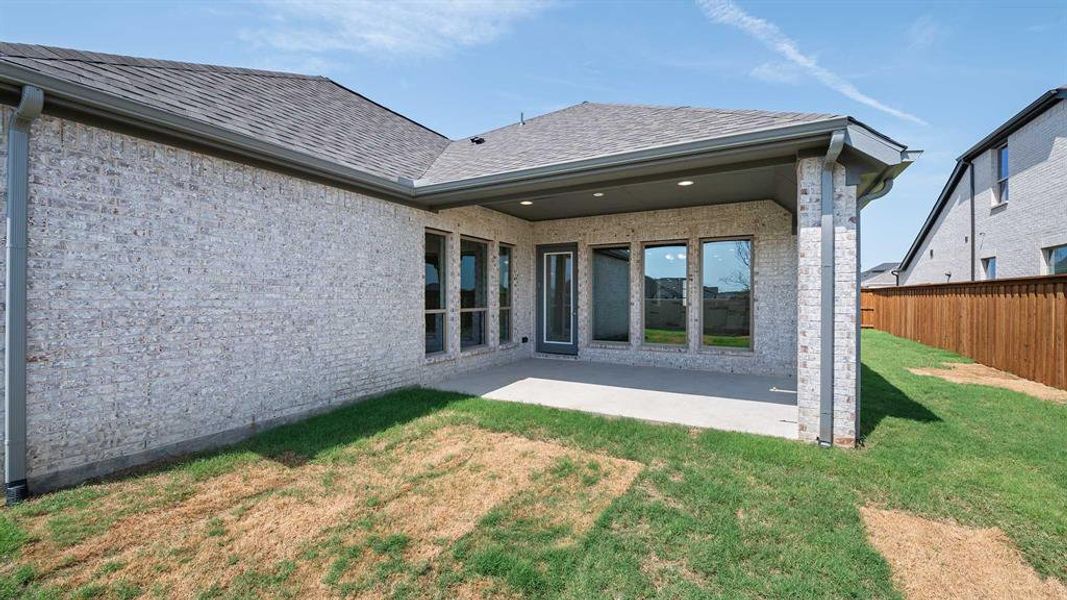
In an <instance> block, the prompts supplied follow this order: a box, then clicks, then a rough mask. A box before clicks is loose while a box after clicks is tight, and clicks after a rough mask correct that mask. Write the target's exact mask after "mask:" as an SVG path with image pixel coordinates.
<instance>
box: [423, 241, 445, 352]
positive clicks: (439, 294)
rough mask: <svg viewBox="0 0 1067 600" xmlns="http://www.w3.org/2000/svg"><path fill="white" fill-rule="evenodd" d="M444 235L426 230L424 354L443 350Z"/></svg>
mask: <svg viewBox="0 0 1067 600" xmlns="http://www.w3.org/2000/svg"><path fill="white" fill-rule="evenodd" d="M445 269H446V267H445V236H443V235H441V234H438V233H431V232H429V231H427V232H426V276H425V280H424V290H425V294H424V295H425V304H426V308H425V310H426V354H433V353H435V352H444V350H445Z"/></svg>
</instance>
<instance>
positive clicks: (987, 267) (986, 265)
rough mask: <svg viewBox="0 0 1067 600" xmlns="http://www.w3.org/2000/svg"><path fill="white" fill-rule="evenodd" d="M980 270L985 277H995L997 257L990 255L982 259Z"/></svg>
mask: <svg viewBox="0 0 1067 600" xmlns="http://www.w3.org/2000/svg"><path fill="white" fill-rule="evenodd" d="M982 271H983V272H984V273H985V278H986V279H996V278H997V257H995V256H991V257H989V258H983V259H982Z"/></svg>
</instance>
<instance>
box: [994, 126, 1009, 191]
mask: <svg viewBox="0 0 1067 600" xmlns="http://www.w3.org/2000/svg"><path fill="white" fill-rule="evenodd" d="M1001 151H1003V152H1004V153H1005V154H1007V158H1008V160H1007V164H1005V161H1004V157H1002V156H1001ZM1002 167H1003V168H1002ZM993 169H994V171H993V179H994V180H996V185H995V186H994V192H995V193H994V195H993V205H994V206H1000V205H1001V204H1007V203H1008V200H1009V199H1010V198H1011V188H1010V186H1009V183H1008V180H1009V179H1011V150H1009V149H1008V142H1006V141H1005V142H1003V143H1001V144H998V145H997V146H996V148H995V149H994V150H993ZM1001 171H1004V172H1006V175H1004V176H1001Z"/></svg>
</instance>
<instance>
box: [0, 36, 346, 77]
mask: <svg viewBox="0 0 1067 600" xmlns="http://www.w3.org/2000/svg"><path fill="white" fill-rule="evenodd" d="M12 48H24V49H26V50H24V51H23V53H17V51H16V53H13V52H11V50H10V49H12ZM29 49H35V50H38V51H46V52H53V51H56V50H59V51H62V52H64V53H71V56H62V55H55V56H45V55H42V54H35V53H31V52H28V50H29ZM5 57H9V58H25V59H30V60H41V61H57V62H77V63H86V64H94V65H116V66H121V67H136V68H139V69H160V70H167V71H187V72H207V73H227V74H231V75H242V76H255V77H276V78H279V79H327V78H326V77H324V76H322V75H308V74H305V73H292V72H288V71H272V70H268V69H253V68H250V67H233V66H228V65H214V64H208V63H194V62H187V61H180V60H168V59H162V58H144V57H139V56H128V55H124V54H111V53H108V52H91V51H85V50H76V49H73V48H62V47H60V46H45V45H41V44H19V43H13V42H0V58H5ZM94 57H96V58H94ZM105 57H106V58H105Z"/></svg>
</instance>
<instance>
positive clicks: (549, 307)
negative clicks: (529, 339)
mask: <svg viewBox="0 0 1067 600" xmlns="http://www.w3.org/2000/svg"><path fill="white" fill-rule="evenodd" d="M544 270H545V273H544V276H545V282H544V285H545V288H544V293H545V306H544V313H545V314H544V319H545V323H544V334H545V342H552V343H560V344H572V343H574V306H573V305H572V300H573V298H572V297H571V293H572V292H571V290H572V289H573V287H574V282H573V278H574V255H573V253H571V252H547V253H545V256H544Z"/></svg>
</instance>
